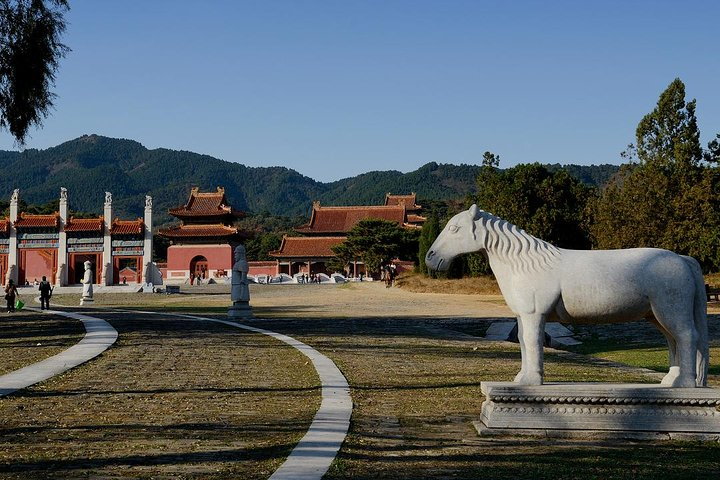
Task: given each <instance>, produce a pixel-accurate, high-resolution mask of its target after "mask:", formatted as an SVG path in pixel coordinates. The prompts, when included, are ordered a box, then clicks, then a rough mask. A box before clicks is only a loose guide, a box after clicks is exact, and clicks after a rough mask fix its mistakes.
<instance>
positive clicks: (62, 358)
mask: <svg viewBox="0 0 720 480" xmlns="http://www.w3.org/2000/svg"><path fill="white" fill-rule="evenodd" d="M33 310H35V309H33ZM47 313H48V314H51V315H60V316H63V317H68V318H74V319H75V320H79V321H81V322H82V323H83V325H84V327H85V332H86V333H85V336H84V337H83V339H82V340H80V341H79V342H78V343H76V344H75V345H73V346H72V347H70V348H68V349H67V350H64V351H62V352H60V353H58V354H57V355H53V356H52V357H49V358H46V359H45V360H41V361H39V362H37V363H33V364H32V365H28V366H26V367H23V368H20V369H18V370H15V371H13V372H10V373H7V374H5V375H2V376H0V397H4V396H5V395H9V394H11V393H13V392H15V391H17V390H21V389H23V388H27V387H29V386H31V385H34V384H36V383H39V382H42V381H45V380H47V379H49V378H51V377H54V376H55V375H59V374H61V373H64V372H66V371H68V370H70V369H71V368H74V367H77V366H78V365H80V364H83V363H85V362H87V361H88V360H91V359H93V358H95V357H97V356H98V355H100V354H101V353H102V352H104V351H105V350H107V348H108V347H109V346H110V345H112V344H113V343H115V341H116V340H117V338H118V332H117V330H115V329H114V328H113V327H112V326H111V325H110V324H109V323H108V322H106V321H105V320H102V319H100V318H95V317H90V316H87V315H82V314H80V313H74V312H61V311H57V310H48V311H47Z"/></svg>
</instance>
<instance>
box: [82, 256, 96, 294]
mask: <svg viewBox="0 0 720 480" xmlns="http://www.w3.org/2000/svg"><path fill="white" fill-rule="evenodd" d="M82 286H83V290H82V299H81V300H80V305H85V304H86V303H92V302H93V301H94V300H93V272H92V264H91V263H90V262H89V261H87V262H85V273H84V275H83V279H82Z"/></svg>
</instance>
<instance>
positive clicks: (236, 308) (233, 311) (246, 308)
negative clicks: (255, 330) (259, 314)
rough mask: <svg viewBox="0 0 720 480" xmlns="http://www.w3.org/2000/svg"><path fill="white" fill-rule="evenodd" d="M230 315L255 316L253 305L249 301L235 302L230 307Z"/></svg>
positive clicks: (236, 316) (246, 317)
mask: <svg viewBox="0 0 720 480" xmlns="http://www.w3.org/2000/svg"><path fill="white" fill-rule="evenodd" d="M228 317H229V318H245V319H250V318H254V316H253V313H252V307H251V306H250V305H249V304H248V302H239V303H237V304H233V306H231V307H230V308H228Z"/></svg>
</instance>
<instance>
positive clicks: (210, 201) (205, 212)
mask: <svg viewBox="0 0 720 480" xmlns="http://www.w3.org/2000/svg"><path fill="white" fill-rule="evenodd" d="M168 212H169V213H170V215H173V216H175V217H179V218H182V217H208V216H226V215H227V216H233V217H242V216H245V213H244V212H241V211H239V210H234V209H233V208H232V207H231V206H230V205H228V204H227V200H226V199H225V189H224V188H223V187H217V191H216V192H200V189H199V188H197V187H194V188H193V189H192V190H191V191H190V198H189V199H188V201H187V203H186V204H185V205H183V206H182V207H177V208H171V209H169V210H168Z"/></svg>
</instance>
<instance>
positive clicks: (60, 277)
mask: <svg viewBox="0 0 720 480" xmlns="http://www.w3.org/2000/svg"><path fill="white" fill-rule="evenodd" d="M59 210H60V212H59V213H60V231H59V234H58V253H57V255H58V269H57V272H56V274H55V285H67V283H68V278H67V275H68V272H67V270H68V269H67V264H68V260H69V259H68V252H67V233H65V225H67V221H68V196H67V188H65V187H60V208H59Z"/></svg>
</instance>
